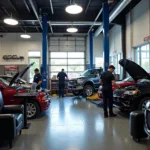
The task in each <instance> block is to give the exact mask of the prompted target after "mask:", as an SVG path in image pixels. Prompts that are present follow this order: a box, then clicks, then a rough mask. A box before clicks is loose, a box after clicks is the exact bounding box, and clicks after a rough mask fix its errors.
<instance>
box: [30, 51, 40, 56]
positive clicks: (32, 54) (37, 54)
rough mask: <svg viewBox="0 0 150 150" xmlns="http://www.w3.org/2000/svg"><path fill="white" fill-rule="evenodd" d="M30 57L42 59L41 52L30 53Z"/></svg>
mask: <svg viewBox="0 0 150 150" xmlns="http://www.w3.org/2000/svg"><path fill="white" fill-rule="evenodd" d="M28 56H29V57H40V56H41V52H40V51H28Z"/></svg>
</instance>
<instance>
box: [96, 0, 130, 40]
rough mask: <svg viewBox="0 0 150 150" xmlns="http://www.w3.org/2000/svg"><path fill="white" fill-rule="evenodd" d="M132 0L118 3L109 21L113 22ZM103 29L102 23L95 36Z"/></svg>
mask: <svg viewBox="0 0 150 150" xmlns="http://www.w3.org/2000/svg"><path fill="white" fill-rule="evenodd" d="M131 1H132V0H123V1H121V2H119V3H118V5H117V6H116V7H115V8H114V9H113V11H112V12H111V13H110V15H109V23H111V22H112V21H113V20H114V19H115V18H116V17H117V16H118V15H119V14H120V12H121V11H122V10H123V9H124V8H125V7H126V6H127V5H128V4H129V3H130V2H131ZM102 31H103V26H102V25H101V26H100V27H99V28H98V29H97V30H96V31H95V33H94V36H95V37H97V36H98V35H99V34H100V33H101V32H102Z"/></svg>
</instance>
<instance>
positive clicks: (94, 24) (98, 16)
mask: <svg viewBox="0 0 150 150" xmlns="http://www.w3.org/2000/svg"><path fill="white" fill-rule="evenodd" d="M102 11H103V8H101V9H100V11H99V13H98V14H97V16H96V18H95V20H94V23H93V24H92V26H91V27H90V29H89V31H88V34H89V32H90V31H91V30H92V28H93V26H95V25H96V21H97V20H98V18H99V16H100V15H101V13H102Z"/></svg>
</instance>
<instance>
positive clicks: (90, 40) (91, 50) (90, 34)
mask: <svg viewBox="0 0 150 150" xmlns="http://www.w3.org/2000/svg"><path fill="white" fill-rule="evenodd" d="M89 44H90V45H89V46H90V69H93V32H92V31H90V32H89Z"/></svg>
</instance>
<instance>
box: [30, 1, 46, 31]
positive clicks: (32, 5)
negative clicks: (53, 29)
mask: <svg viewBox="0 0 150 150" xmlns="http://www.w3.org/2000/svg"><path fill="white" fill-rule="evenodd" d="M29 2H30V5H31V7H32V9H33V11H34V14H35V16H36V19H37V20H38V22H39V24H40V26H41V28H42V29H43V27H42V24H41V21H40V18H39V16H38V13H37V11H36V8H35V6H34V4H33V1H32V0H29Z"/></svg>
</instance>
